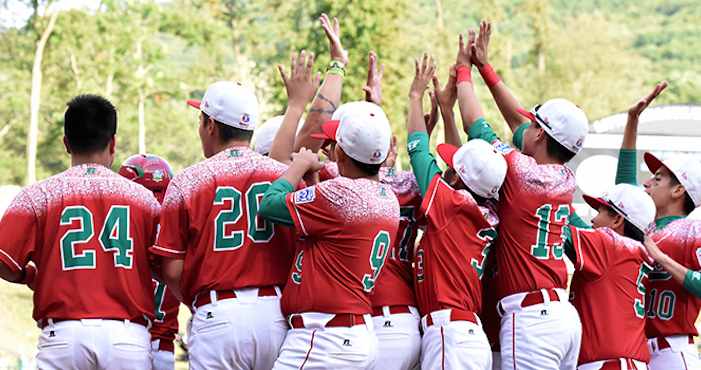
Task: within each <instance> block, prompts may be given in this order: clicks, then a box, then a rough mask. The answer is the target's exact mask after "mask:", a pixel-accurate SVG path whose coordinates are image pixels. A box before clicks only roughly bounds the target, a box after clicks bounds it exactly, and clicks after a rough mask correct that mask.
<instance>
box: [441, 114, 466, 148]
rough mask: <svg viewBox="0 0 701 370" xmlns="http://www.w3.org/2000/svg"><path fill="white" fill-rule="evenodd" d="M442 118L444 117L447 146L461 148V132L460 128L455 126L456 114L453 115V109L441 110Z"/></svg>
mask: <svg viewBox="0 0 701 370" xmlns="http://www.w3.org/2000/svg"><path fill="white" fill-rule="evenodd" d="M441 117H443V125H444V134H445V138H444V141H445V143H446V144H450V145H455V146H458V147H459V146H460V145H462V144H461V143H460V131H458V126H457V125H456V124H455V113H453V109H452V107H451V108H450V109H445V110H444V109H443V108H441Z"/></svg>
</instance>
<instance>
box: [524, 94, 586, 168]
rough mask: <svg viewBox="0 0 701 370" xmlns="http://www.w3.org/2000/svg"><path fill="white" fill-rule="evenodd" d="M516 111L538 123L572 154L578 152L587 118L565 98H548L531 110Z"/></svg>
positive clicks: (582, 141) (580, 147)
mask: <svg viewBox="0 0 701 370" xmlns="http://www.w3.org/2000/svg"><path fill="white" fill-rule="evenodd" d="M518 112H519V113H521V115H523V116H524V117H526V118H528V119H529V120H531V122H536V123H538V124H539V125H540V126H541V127H542V128H543V130H545V132H547V133H548V135H550V137H552V138H553V139H555V141H557V142H558V143H560V144H561V145H562V146H564V147H565V148H567V149H568V150H569V151H571V152H572V153H574V154H577V153H579V151H580V150H581V149H582V144H584V139H585V138H586V137H587V132H589V120H588V119H587V115H586V114H584V111H583V110H582V109H581V108H579V107H578V106H576V105H574V103H572V102H571V101H569V100H567V99H562V98H558V99H550V100H548V101H546V102H545V103H543V104H541V105H537V106H536V107H535V108H533V110H532V111H530V112H529V111H527V110H525V109H523V108H519V109H518Z"/></svg>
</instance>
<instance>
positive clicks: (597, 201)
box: [582, 194, 610, 210]
mask: <svg viewBox="0 0 701 370" xmlns="http://www.w3.org/2000/svg"><path fill="white" fill-rule="evenodd" d="M582 198H584V201H585V202H586V203H587V204H588V205H589V207H591V208H594V209H596V210H598V209H599V208H600V207H606V208H610V207H609V205H608V202H606V201H605V200H604V199H603V198H597V197H592V196H589V195H586V194H585V195H582Z"/></svg>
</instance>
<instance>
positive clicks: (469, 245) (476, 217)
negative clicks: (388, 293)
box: [414, 175, 498, 315]
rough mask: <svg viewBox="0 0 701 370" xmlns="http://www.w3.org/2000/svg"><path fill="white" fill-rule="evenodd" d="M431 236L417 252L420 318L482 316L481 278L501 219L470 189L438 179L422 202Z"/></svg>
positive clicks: (415, 278) (421, 244) (416, 282)
mask: <svg viewBox="0 0 701 370" xmlns="http://www.w3.org/2000/svg"><path fill="white" fill-rule="evenodd" d="M421 213H422V214H423V215H425V218H426V231H425V233H424V234H423V237H422V238H421V241H420V242H419V247H418V248H417V250H416V258H415V266H414V271H415V274H414V281H415V287H416V296H417V300H418V301H419V311H420V312H421V315H427V314H429V313H430V312H433V311H437V310H443V309H448V308H450V309H458V310H463V311H471V312H474V313H479V312H480V311H481V308H482V283H481V282H480V280H481V279H482V274H483V273H484V262H485V259H486V257H487V255H488V254H489V250H490V248H491V246H492V241H493V240H494V239H495V238H496V230H495V228H496V226H497V224H498V220H497V217H496V215H495V214H494V213H493V212H492V211H490V210H488V209H487V208H483V207H480V206H479V205H478V204H477V202H475V200H474V198H473V197H472V195H470V193H469V192H467V191H465V190H455V189H453V188H452V187H451V186H450V185H448V183H446V182H445V181H444V180H443V179H442V178H441V176H440V175H436V176H434V178H433V180H431V184H430V185H429V186H428V189H427V190H426V196H425V197H424V199H423V202H422V203H421Z"/></svg>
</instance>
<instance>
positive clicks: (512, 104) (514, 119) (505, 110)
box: [489, 81, 524, 132]
mask: <svg viewBox="0 0 701 370" xmlns="http://www.w3.org/2000/svg"><path fill="white" fill-rule="evenodd" d="M489 92H490V93H491V94H492V98H493V99H494V102H495V103H496V104H497V108H499V112H501V115H502V117H504V120H505V121H506V123H507V124H508V125H509V128H510V129H511V131H512V132H514V131H516V129H517V128H518V126H520V125H521V124H522V123H523V122H524V118H523V116H522V115H521V114H520V113H518V108H519V107H520V106H521V104H519V102H518V100H517V99H516V97H515V96H514V95H513V94H512V93H511V90H509V88H508V87H507V86H506V84H504V82H503V81H499V82H498V83H497V84H496V85H494V86H490V87H489Z"/></svg>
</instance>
